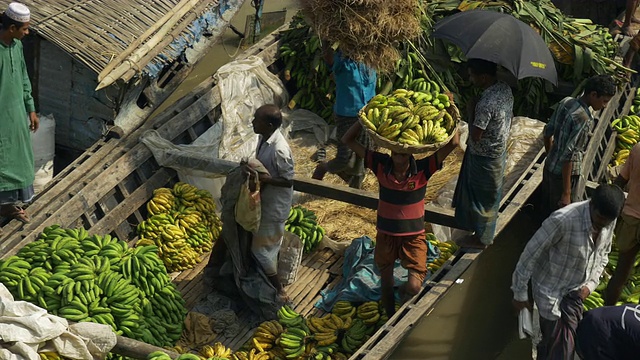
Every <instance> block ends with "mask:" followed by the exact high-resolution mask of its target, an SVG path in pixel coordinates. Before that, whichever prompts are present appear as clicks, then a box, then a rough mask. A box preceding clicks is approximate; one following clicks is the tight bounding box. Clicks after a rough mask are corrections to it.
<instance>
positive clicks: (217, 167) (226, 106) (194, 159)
mask: <svg viewBox="0 0 640 360" xmlns="http://www.w3.org/2000/svg"><path fill="white" fill-rule="evenodd" d="M215 77H216V80H217V81H218V89H219V90H220V99H222V101H221V103H220V107H221V110H222V116H221V117H220V119H218V121H217V122H216V123H215V124H214V125H213V126H212V127H211V128H209V129H208V130H207V131H206V132H204V133H203V134H202V135H201V136H200V137H198V138H197V139H196V140H195V141H194V142H193V143H192V144H189V145H174V144H173V143H171V142H170V141H168V140H166V139H163V138H162V137H161V136H160V135H159V134H158V133H157V132H156V131H153V130H152V131H149V132H147V133H145V134H144V135H143V136H142V139H141V140H142V142H143V143H144V144H145V145H146V146H147V147H148V148H149V149H150V150H151V152H152V153H153V156H154V157H155V159H156V161H157V162H158V164H160V165H161V166H165V167H169V168H172V169H174V170H176V171H177V172H178V177H179V178H180V181H183V182H186V183H189V184H191V185H194V186H197V187H199V188H201V189H205V190H208V191H209V192H210V193H211V194H212V195H213V198H214V199H216V201H218V200H219V199H220V190H221V188H222V185H224V181H225V175H226V174H227V172H228V171H230V170H231V169H232V168H233V167H235V166H237V163H239V162H240V160H241V159H243V158H249V157H251V156H252V155H254V153H255V149H256V146H257V141H258V137H257V135H256V134H255V133H254V132H253V127H252V125H251V122H252V120H253V114H254V113H255V111H256V110H257V109H258V108H259V107H260V106H262V105H264V104H275V105H277V106H279V107H282V106H283V105H284V104H286V103H287V101H288V94H287V91H286V90H285V88H284V85H283V84H282V82H281V81H280V79H278V77H277V76H275V75H274V74H272V73H271V72H269V70H267V67H266V65H265V64H264V62H263V61H262V59H260V58H258V57H255V56H251V57H248V58H247V59H244V60H238V61H234V62H231V63H228V64H226V65H224V66H223V67H221V68H220V69H219V70H218V72H217V73H216V75H215ZM219 205H220V204H219V203H218V208H219Z"/></svg>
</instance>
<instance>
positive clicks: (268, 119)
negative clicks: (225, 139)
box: [251, 104, 282, 135]
mask: <svg viewBox="0 0 640 360" xmlns="http://www.w3.org/2000/svg"><path fill="white" fill-rule="evenodd" d="M251 124H253V131H254V132H255V133H256V134H260V135H270V134H272V133H273V132H274V131H275V130H276V129H277V128H279V127H280V125H282V113H281V112H280V109H279V108H278V107H277V106H275V105H273V104H268V105H262V106H261V107H259V108H258V110H256V112H255V114H254V115H253V121H252V123H251Z"/></svg>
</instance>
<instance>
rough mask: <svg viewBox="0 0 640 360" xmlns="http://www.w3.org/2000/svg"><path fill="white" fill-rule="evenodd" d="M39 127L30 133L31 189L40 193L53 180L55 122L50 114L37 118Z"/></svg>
mask: <svg viewBox="0 0 640 360" xmlns="http://www.w3.org/2000/svg"><path fill="white" fill-rule="evenodd" d="M39 119H40V127H39V128H38V131H36V132H35V133H34V132H32V133H31V145H32V146H33V160H34V166H35V175H36V177H35V180H34V181H33V188H34V190H35V192H36V194H37V193H40V192H41V191H42V190H43V189H44V187H45V186H47V184H48V183H49V182H50V181H51V179H53V159H54V157H55V152H56V121H55V119H54V118H53V115H52V114H49V115H44V116H39Z"/></svg>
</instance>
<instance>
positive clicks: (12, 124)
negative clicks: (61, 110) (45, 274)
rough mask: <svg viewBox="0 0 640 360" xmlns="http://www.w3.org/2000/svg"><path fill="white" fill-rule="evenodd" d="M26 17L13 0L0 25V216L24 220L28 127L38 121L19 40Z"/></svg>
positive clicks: (29, 174)
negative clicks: (0, 103) (23, 204)
mask: <svg viewBox="0 0 640 360" xmlns="http://www.w3.org/2000/svg"><path fill="white" fill-rule="evenodd" d="M30 20H31V16H30V12H29V9H28V8H27V7H26V6H25V5H23V4H20V3H15V2H14V3H11V4H9V7H8V8H7V10H6V11H5V12H4V13H3V14H2V27H1V28H0V99H2V106H1V107H0V129H2V130H0V205H1V206H0V216H3V217H8V218H11V219H17V220H19V221H22V222H24V223H26V222H29V216H28V215H27V213H26V212H25V211H24V209H22V207H21V206H20V204H22V203H29V202H31V200H32V199H33V196H34V190H33V182H34V180H35V170H34V160H33V148H32V145H31V136H30V134H29V131H33V132H35V131H36V130H38V125H39V120H38V116H37V115H36V111H35V105H34V102H33V97H32V96H31V82H30V81H29V75H28V74H27V65H26V63H25V60H24V55H23V53H22V42H21V41H20V40H21V39H22V38H23V37H25V36H26V35H28V34H29V21H30Z"/></svg>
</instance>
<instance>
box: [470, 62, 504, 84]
mask: <svg viewBox="0 0 640 360" xmlns="http://www.w3.org/2000/svg"><path fill="white" fill-rule="evenodd" d="M467 69H468V72H469V80H470V81H471V83H472V84H473V85H475V86H477V87H479V88H482V89H485V88H487V87H489V86H490V85H491V84H493V83H494V82H495V81H496V74H497V72H498V65H497V64H496V63H494V62H491V61H487V60H482V59H469V61H467Z"/></svg>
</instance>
